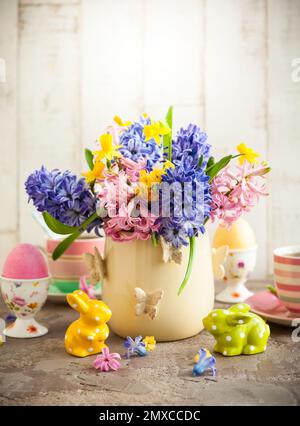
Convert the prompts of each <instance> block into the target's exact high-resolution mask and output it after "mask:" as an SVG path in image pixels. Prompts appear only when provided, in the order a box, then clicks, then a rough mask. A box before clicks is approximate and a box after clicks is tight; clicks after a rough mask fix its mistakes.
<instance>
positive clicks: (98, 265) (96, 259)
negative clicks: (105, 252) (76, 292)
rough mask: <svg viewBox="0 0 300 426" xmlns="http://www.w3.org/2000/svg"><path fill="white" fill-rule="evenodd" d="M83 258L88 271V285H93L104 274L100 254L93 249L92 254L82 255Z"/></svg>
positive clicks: (95, 248)
mask: <svg viewBox="0 0 300 426" xmlns="http://www.w3.org/2000/svg"><path fill="white" fill-rule="evenodd" d="M83 258H84V261H85V263H86V265H87V267H88V270H89V279H90V283H91V284H93V285H95V284H97V283H98V282H99V281H101V280H102V279H103V278H104V276H105V273H106V271H105V265H104V262H103V260H102V257H101V254H100V253H99V250H98V249H97V247H94V254H92V253H84V255H83Z"/></svg>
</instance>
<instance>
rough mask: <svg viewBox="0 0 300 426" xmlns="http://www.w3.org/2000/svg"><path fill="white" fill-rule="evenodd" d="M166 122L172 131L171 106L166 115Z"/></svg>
mask: <svg viewBox="0 0 300 426" xmlns="http://www.w3.org/2000/svg"><path fill="white" fill-rule="evenodd" d="M166 122H167V124H168V126H169V127H170V129H171V130H172V128H173V107H172V106H170V107H169V109H168V112H167V115H166Z"/></svg>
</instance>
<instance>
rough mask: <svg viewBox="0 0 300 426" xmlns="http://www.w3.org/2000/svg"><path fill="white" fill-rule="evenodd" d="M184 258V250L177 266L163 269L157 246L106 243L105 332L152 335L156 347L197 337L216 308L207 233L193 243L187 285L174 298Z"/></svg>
mask: <svg viewBox="0 0 300 426" xmlns="http://www.w3.org/2000/svg"><path fill="white" fill-rule="evenodd" d="M188 255H189V248H188V247H185V248H184V249H183V261H182V263H181V264H177V263H175V262H173V261H172V262H167V263H165V262H164V261H163V257H162V247H161V245H160V244H159V245H158V246H157V247H155V246H154V245H153V244H152V242H151V240H147V241H141V240H137V241H130V242H122V243H119V242H114V241H112V239H111V238H107V239H106V245H105V254H104V268H105V271H106V272H105V276H104V284H103V292H102V299H103V301H104V302H105V303H106V304H107V305H108V306H109V307H110V309H111V310H112V313H113V314H112V318H111V320H110V322H109V327H110V328H111V329H112V330H113V331H114V332H115V333H116V334H118V335H119V336H121V337H126V336H132V337H135V336H138V335H142V336H147V335H151V336H152V335H153V336H155V338H156V340H158V341H170V340H179V339H185V338H187V337H191V336H194V335H196V334H198V333H199V332H200V331H201V330H202V329H203V323H202V319H203V318H204V317H205V316H206V315H207V314H208V313H209V312H210V311H211V309H212V308H213V303H214V279H213V267H212V256H211V248H210V243H209V237H208V235H207V233H205V234H204V235H201V236H200V237H199V238H197V239H196V249H195V255H194V265H193V270H192V273H191V276H190V280H189V282H188V283H187V285H186V287H185V289H184V291H183V292H182V294H181V295H180V296H178V295H177V291H178V288H179V286H180V284H181V282H182V280H183V278H184V275H185V272H186V267H187V261H188ZM158 299H159V300H158Z"/></svg>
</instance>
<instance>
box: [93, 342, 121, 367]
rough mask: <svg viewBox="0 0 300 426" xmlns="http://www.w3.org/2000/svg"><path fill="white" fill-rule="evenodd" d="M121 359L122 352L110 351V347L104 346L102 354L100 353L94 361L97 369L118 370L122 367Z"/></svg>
mask: <svg viewBox="0 0 300 426" xmlns="http://www.w3.org/2000/svg"><path fill="white" fill-rule="evenodd" d="M119 359H121V356H120V354H118V353H116V352H113V353H109V348H107V347H106V348H103V349H102V354H101V355H98V356H97V358H96V360H95V361H94V367H95V368H96V370H100V371H102V372H107V371H109V370H114V371H116V370H118V369H119V368H120V365H121V364H120V362H119V361H118V360H119Z"/></svg>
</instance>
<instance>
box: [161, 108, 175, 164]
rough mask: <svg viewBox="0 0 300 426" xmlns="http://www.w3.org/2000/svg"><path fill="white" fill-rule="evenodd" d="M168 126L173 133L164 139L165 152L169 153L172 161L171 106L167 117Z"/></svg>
mask: <svg viewBox="0 0 300 426" xmlns="http://www.w3.org/2000/svg"><path fill="white" fill-rule="evenodd" d="M165 120H166V123H167V125H168V126H169V127H170V129H171V132H170V133H168V134H167V135H164V137H163V146H164V150H166V151H167V153H168V159H169V160H170V161H172V126H173V107H172V106H170V107H169V109H168V112H167V115H166V117H165Z"/></svg>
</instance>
